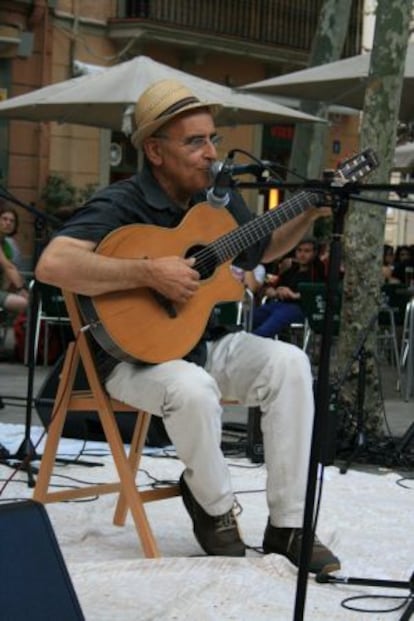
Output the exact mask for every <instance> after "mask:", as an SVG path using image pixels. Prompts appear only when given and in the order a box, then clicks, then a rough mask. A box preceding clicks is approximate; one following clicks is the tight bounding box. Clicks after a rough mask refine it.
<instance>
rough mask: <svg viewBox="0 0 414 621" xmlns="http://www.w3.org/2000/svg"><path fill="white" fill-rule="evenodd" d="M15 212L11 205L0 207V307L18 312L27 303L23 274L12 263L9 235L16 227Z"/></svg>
mask: <svg viewBox="0 0 414 621" xmlns="http://www.w3.org/2000/svg"><path fill="white" fill-rule="evenodd" d="M17 223H18V219H17V213H16V211H15V210H14V209H13V208H12V207H8V206H7V205H2V206H1V207H0V308H3V309H5V310H7V311H12V312H15V313H19V312H21V311H25V310H26V308H27V304H28V297H29V295H28V291H27V288H26V284H25V281H24V278H23V276H22V275H21V274H20V272H19V270H18V269H17V267H16V265H15V264H14V255H13V247H12V245H11V244H10V241H9V239H8V238H9V236H11V235H13V234H14V232H15V230H16V227H17Z"/></svg>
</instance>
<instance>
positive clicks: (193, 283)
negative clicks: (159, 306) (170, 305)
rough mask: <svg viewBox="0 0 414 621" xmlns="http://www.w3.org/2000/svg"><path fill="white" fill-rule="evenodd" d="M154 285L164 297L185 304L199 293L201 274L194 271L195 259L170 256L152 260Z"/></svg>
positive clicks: (151, 267) (151, 268)
mask: <svg viewBox="0 0 414 621" xmlns="http://www.w3.org/2000/svg"><path fill="white" fill-rule="evenodd" d="M149 261H150V270H151V274H152V280H153V282H152V284H151V285H149V286H150V287H152V288H153V289H156V290H157V291H158V292H159V293H161V294H162V295H163V296H164V297H166V298H167V299H169V300H171V301H172V302H179V303H181V304H183V303H184V302H187V301H188V300H189V299H190V298H191V297H193V295H194V294H195V293H196V292H197V291H198V289H199V287H200V274H199V273H198V272H197V270H195V269H193V267H192V266H193V265H194V264H195V259H194V258H190V259H183V258H182V257H177V256H170V257H160V258H157V259H150V260H149Z"/></svg>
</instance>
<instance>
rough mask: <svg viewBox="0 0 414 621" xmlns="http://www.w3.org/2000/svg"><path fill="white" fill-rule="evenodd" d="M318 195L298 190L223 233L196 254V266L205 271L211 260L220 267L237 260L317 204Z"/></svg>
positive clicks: (201, 271)
mask: <svg viewBox="0 0 414 621" xmlns="http://www.w3.org/2000/svg"><path fill="white" fill-rule="evenodd" d="M318 198H319V196H318V194H317V193H315V192H305V191H302V192H298V193H297V194H295V195H294V196H292V198H290V199H288V200H287V201H285V202H283V203H282V204H281V205H279V207H277V208H276V209H271V210H270V211H267V212H266V213H265V214H263V215H261V216H259V217H257V218H254V219H253V220H251V221H250V222H247V223H246V224H243V225H242V226H240V227H238V228H237V229H235V230H234V231H230V232H229V233H226V234H225V235H222V236H221V237H219V238H218V239H216V240H215V241H214V242H212V243H211V244H209V246H208V248H207V249H206V248H205V249H204V250H202V251H200V252H199V253H196V254H195V255H194V256H195V257H196V265H195V268H196V269H198V270H199V272H200V273H201V274H202V273H203V272H204V269H203V268H205V267H206V266H205V265H204V263H206V264H207V262H208V264H209V265H210V266H211V263H212V261H213V262H214V264H215V265H216V266H217V265H221V264H222V263H225V262H226V261H228V260H229V259H233V258H234V257H236V256H237V255H239V254H240V253H241V252H243V250H246V249H247V248H249V247H250V246H252V245H253V244H255V243H256V242H258V241H260V240H261V239H263V238H264V237H266V236H267V235H268V234H269V233H271V232H272V231H274V230H275V229H277V228H279V227H280V226H282V224H285V223H286V222H289V220H292V219H293V218H295V217H296V216H298V215H299V214H301V213H303V212H304V211H306V210H307V209H308V208H309V207H311V206H313V205H315V204H317V202H318Z"/></svg>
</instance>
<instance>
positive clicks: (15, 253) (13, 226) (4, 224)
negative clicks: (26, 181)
mask: <svg viewBox="0 0 414 621" xmlns="http://www.w3.org/2000/svg"><path fill="white" fill-rule="evenodd" d="M0 220H1V221H0V228H1V231H2V233H3V234H4V233H5V234H6V236H5V238H4V244H5V245H7V246H8V251H7V254H8V255H9V257H10V259H11V261H13V263H14V264H15V266H16V267H17V269H20V268H21V263H22V254H21V252H20V248H19V245H18V243H17V241H16V234H17V232H18V230H19V215H18V213H17V210H16V209H15V208H14V207H10V205H8V204H7V203H6V202H1V204H0Z"/></svg>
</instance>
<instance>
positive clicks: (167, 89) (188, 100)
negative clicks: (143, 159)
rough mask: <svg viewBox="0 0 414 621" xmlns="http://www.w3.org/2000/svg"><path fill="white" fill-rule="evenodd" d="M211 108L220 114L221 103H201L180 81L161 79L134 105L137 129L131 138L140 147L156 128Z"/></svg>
mask: <svg viewBox="0 0 414 621" xmlns="http://www.w3.org/2000/svg"><path fill="white" fill-rule="evenodd" d="M206 107H207V108H209V109H210V112H211V113H212V114H213V115H215V114H217V112H218V110H219V108H220V104H217V103H213V102H208V101H201V100H200V99H199V98H198V97H196V95H194V93H193V92H192V91H191V90H190V89H189V88H188V87H187V86H185V85H184V84H182V83H181V82H178V80H160V81H158V82H155V83H154V84H151V86H149V87H148V88H147V89H146V90H145V91H144V92H143V93H142V94H141V96H140V98H139V99H138V101H137V103H136V104H135V112H134V116H135V124H136V130H135V131H134V132H133V134H132V136H131V142H132V144H133V145H134V147H135V148H137V149H138V148H139V147H140V146H141V145H142V143H143V141H144V140H145V138H148V137H149V136H152V134H154V133H155V132H156V131H157V129H159V128H160V127H162V126H163V125H165V124H166V123H168V121H171V119H173V118H174V117H176V116H178V115H179V114H182V113H183V112H186V111H187V110H195V109H196V108H206Z"/></svg>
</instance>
